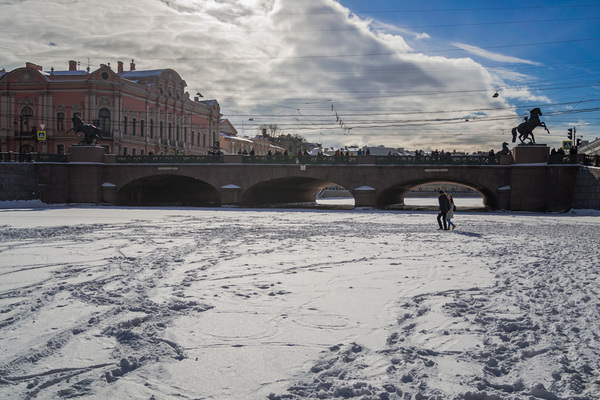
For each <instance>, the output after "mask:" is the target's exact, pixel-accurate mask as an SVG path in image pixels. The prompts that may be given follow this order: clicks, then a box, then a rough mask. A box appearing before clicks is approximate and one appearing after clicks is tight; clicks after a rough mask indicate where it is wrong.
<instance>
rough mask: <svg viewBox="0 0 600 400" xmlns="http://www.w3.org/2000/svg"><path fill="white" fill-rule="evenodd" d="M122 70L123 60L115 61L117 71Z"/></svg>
mask: <svg viewBox="0 0 600 400" xmlns="http://www.w3.org/2000/svg"><path fill="white" fill-rule="evenodd" d="M121 72H123V61H117V73H119V74H120V73H121Z"/></svg>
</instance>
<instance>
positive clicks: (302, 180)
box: [242, 176, 337, 207]
mask: <svg viewBox="0 0 600 400" xmlns="http://www.w3.org/2000/svg"><path fill="white" fill-rule="evenodd" d="M331 185H337V183H336V182H331V181H328V180H323V179H319V178H315V177H306V176H292V177H287V178H277V179H270V180H268V181H264V182H260V183H257V184H256V185H253V186H251V187H250V188H248V189H247V190H246V191H245V192H244V194H243V195H242V204H243V205H245V206H252V207H264V206H274V205H283V204H293V203H314V202H315V201H316V196H317V193H319V191H321V189H324V188H326V187H328V186H331Z"/></svg>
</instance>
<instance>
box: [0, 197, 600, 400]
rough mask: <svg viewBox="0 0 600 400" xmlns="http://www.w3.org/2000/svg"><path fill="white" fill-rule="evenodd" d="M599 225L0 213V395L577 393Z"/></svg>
mask: <svg viewBox="0 0 600 400" xmlns="http://www.w3.org/2000/svg"><path fill="white" fill-rule="evenodd" d="M599 216H600V213H599V212H598V211H573V212H570V213H564V214H535V213H460V212H459V213H457V216H456V219H455V223H456V224H457V225H458V228H457V230H456V231H448V232H446V231H438V230H437V223H436V221H435V213H434V212H392V211H375V210H373V211H365V210H362V211H361V210H353V211H316V210H239V209H218V210H213V209H135V208H111V207H66V206H61V207H48V208H34V207H32V208H28V209H7V208H4V209H2V210H0V276H1V279H0V352H1V354H2V356H1V358H0V398H11V399H20V398H30V397H31V398H32V397H35V398H38V399H56V398H73V397H78V398H95V399H107V398H119V399H149V398H155V399H165V398H184V399H197V398H201V399H265V398H271V399H278V398H295V399H315V398H335V397H342V398H350V397H355V398H361V399H384V398H389V399H404V398H409V395H410V398H412V399H418V398H428V399H436V398H439V399H444V400H445V399H454V398H457V399H490V400H491V399H523V398H529V397H533V398H540V399H595V398H597V394H598V393H600V372H599V371H600V357H599V356H600V345H599V341H598V336H597V335H598V334H597V331H598V326H599V325H600V315H599V311H600V310H599V308H598V304H599V301H598V290H599V289H600V288H599V283H598V273H599V271H598V260H599V259H600V249H599V248H598V245H597V242H598V235H599V233H600V218H599ZM484 393H485V395H484ZM494 395H495V396H497V397H493V396H494ZM485 396H487V397H485Z"/></svg>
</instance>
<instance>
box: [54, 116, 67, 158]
mask: <svg viewBox="0 0 600 400" xmlns="http://www.w3.org/2000/svg"><path fill="white" fill-rule="evenodd" d="M56 131H57V132H64V131H65V113H64V112H59V113H56ZM63 150H64V149H63ZM58 154H61V153H58Z"/></svg>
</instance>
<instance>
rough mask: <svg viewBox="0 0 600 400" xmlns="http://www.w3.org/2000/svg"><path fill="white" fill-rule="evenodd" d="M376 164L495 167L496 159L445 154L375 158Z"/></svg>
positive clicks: (493, 157)
mask: <svg viewBox="0 0 600 400" xmlns="http://www.w3.org/2000/svg"><path fill="white" fill-rule="evenodd" d="M376 164H400V165H403V164H404V165H406V164H410V165H415V164H417V165H419V164H436V165H496V164H498V158H497V157H495V156H479V155H471V156H467V155H460V156H458V155H452V154H445V155H439V156H429V155H427V156H393V155H392V156H377V160H376Z"/></svg>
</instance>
